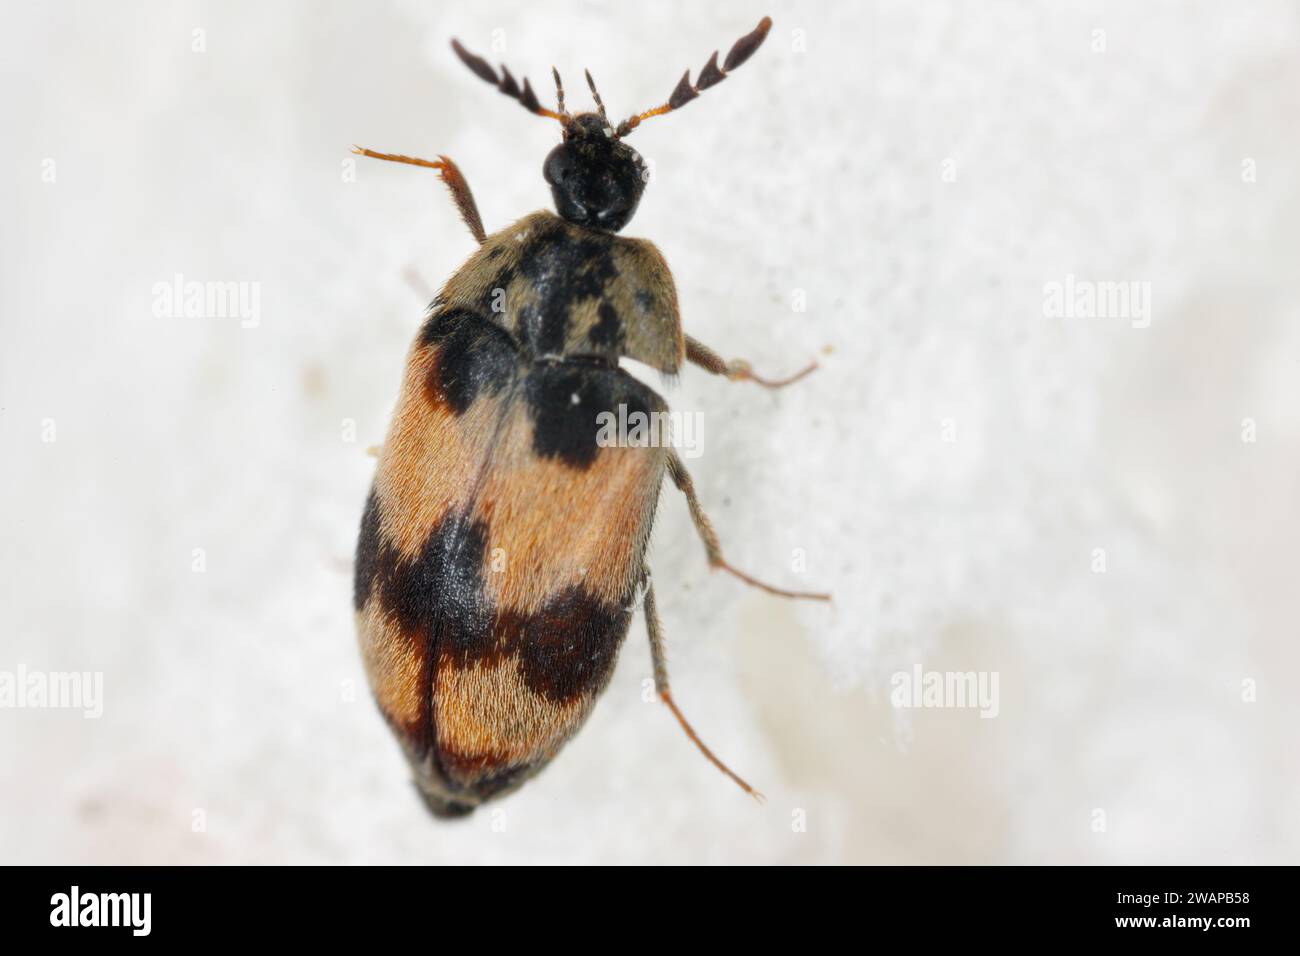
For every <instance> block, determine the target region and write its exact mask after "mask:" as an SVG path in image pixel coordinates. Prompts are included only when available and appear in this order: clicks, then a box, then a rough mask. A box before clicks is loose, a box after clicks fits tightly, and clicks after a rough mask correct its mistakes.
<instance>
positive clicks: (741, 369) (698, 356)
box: [686, 335, 817, 388]
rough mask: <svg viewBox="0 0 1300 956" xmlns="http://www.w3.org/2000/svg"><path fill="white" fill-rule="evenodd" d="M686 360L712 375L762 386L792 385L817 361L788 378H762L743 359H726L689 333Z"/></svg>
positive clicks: (809, 371) (815, 366) (810, 369)
mask: <svg viewBox="0 0 1300 956" xmlns="http://www.w3.org/2000/svg"><path fill="white" fill-rule="evenodd" d="M686 361H688V362H694V363H695V364H696V365H698V366H699V367H700V368H702V369H704V370H705V371H706V372H712V373H713V374H714V375H725V376H727V378H729V379H731V381H733V382H756V383H757V384H759V385H762V386H763V387H764V388H783V387H785V386H786V385H793V384H794V383H795V382H797V381H799V379H801V378H803V377H804V376H805V375H808V374H810V373H812V372H813V371H814V370H815V369H816V368H817V362H816V361H812V362H809V363H808V365H807V366H806V367H804V368H802V369H800V370H799V371H798V372H795V373H794V374H793V375H791V376H790V377H789V378H780V379H770V378H763V377H762V376H761V375H757V374H755V373H754V369H753V367H752V366H750V364H749V363H748V362H746V361H745V360H744V359H732V360H731V361H727V360H726V359H724V358H723V357H722V356H721V355H719V354H718V353H717V352H715V351H713V349H711V348H709V347H708V346H707V345H705V344H704V343H703V342H701V341H699V340H698V339H693V338H691V337H690V336H689V335H688V336H686Z"/></svg>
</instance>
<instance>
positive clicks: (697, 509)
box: [668, 452, 831, 601]
mask: <svg viewBox="0 0 1300 956" xmlns="http://www.w3.org/2000/svg"><path fill="white" fill-rule="evenodd" d="M668 474H669V475H671V476H672V479H673V484H675V485H676V486H677V488H678V489H679V490H680V491H681V493H682V494H684V495H685V496H686V504H687V506H688V507H689V508H690V509H691V520H692V521H693V522H694V523H695V530H696V531H698V532H699V534H700V538H701V539H702V540H703V541H704V550H705V551H706V552H707V553H708V556H709V567H711V568H721V569H722V570H723V571H726V572H727V573H728V574H730V575H732V576H733V577H736V578H739V579H740V580H741V581H744V582H745V583H746V584H748V585H750V586H751V587H756V588H758V589H759V590H761V591H766V592H767V593H768V594H775V595H777V596H778V597H788V598H805V599H807V600H809V601H829V600H830V599H831V596H830V595H829V594H825V593H822V592H817V591H790V590H787V589H786V588H779V587H776V586H775V585H773V584H767V583H765V582H763V581H760V580H758V579H757V578H755V577H751V576H750V575H748V574H746V573H745V572H744V571H741V570H740V569H739V568H737V567H736V566H734V565H733V564H731V563H730V562H729V561H727V559H726V558H724V557H723V556H722V543H721V542H720V541H719V540H718V533H717V532H716V531H714V530H713V522H711V521H710V520H709V516H708V515H706V514H705V513H704V508H703V506H702V505H701V504H700V499H699V496H698V495H696V493H695V483H694V482H693V481H691V475H690V472H688V471H687V470H686V466H685V465H684V464H682V460H681V458H680V457H679V456H678V455H677V453H676V452H673V453H672V454H670V455H669V456H668Z"/></svg>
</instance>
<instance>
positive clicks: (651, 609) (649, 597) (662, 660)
mask: <svg viewBox="0 0 1300 956" xmlns="http://www.w3.org/2000/svg"><path fill="white" fill-rule="evenodd" d="M645 580H646V590H645V598H644V600H643V602H642V606H643V607H644V608H645V626H646V631H647V632H648V633H649V635H650V660H651V662H652V664H653V665H654V675H655V693H657V694H658V695H659V699H660V700H662V701H663V702H664V703H665V704H666V705H667V706H668V709H669V710H670V711H672V714H673V716H674V717H675V718H677V723H679V724H680V725H681V728H682V730H684V731H685V732H686V736H687V737H689V738H690V739H691V740H692V742H694V744H695V746H696V747H698V748H700V753H702V754H704V756H705V757H707V758H708V760H709V762H710V763H711V764H713V765H714V766H715V767H717V768H718V769H719V770H721V771H722V772H723V773H724V774H726V775H727V776H728V777H730V778H731V779H732V781H734V782H735V784H736V785H737V786H738V787H740V789H741V790H744V791H745V792H746V793H747V794H749V795H750V796H751V797H753V798H754V799H755V800H757V801H758V802H759V803H762V802H763V800H764V797H763V795H762V794H761V793H759V792H758V791H757V790H755V789H754V788H753V787H751V786H750V785H749V784H748V783H746V782H745V780H744V778H742V777H741V776H740V775H738V774H737V773H736V772H735V771H734V770H732V769H731V768H730V767H728V766H727V765H726V764H725V763H723V762H722V761H721V760H719V759H718V757H717V755H716V754H714V752H713V751H712V750H710V749H709V748H708V747H707V746H706V745H705V743H704V741H703V740H701V739H700V735H699V734H697V733H696V732H695V728H694V727H692V726H691V725H690V722H689V721H687V719H686V717H685V715H684V714H683V713H682V712H681V710H679V709H678V707H677V704H676V702H675V701H674V700H673V695H672V691H671V689H670V688H669V686H668V657H667V654H666V653H665V651H664V635H663V625H662V624H661V623H660V621H659V611H658V609H657V608H656V607H655V589H654V584H653V583H652V582H651V581H650V572H649V571H647V572H646V573H645Z"/></svg>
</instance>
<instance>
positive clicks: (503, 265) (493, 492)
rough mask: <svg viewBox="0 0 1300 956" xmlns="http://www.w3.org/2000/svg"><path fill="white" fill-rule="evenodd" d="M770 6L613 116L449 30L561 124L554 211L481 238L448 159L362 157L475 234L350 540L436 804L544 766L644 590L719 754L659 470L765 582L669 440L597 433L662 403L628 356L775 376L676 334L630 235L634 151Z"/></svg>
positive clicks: (416, 757)
mask: <svg viewBox="0 0 1300 956" xmlns="http://www.w3.org/2000/svg"><path fill="white" fill-rule="evenodd" d="M771 25H772V21H771V19H770V18H767V17H764V18H763V20H762V21H761V22H760V23H759V24H758V26H757V27H756V28H755V29H754V30H753V31H751V32H750V33H748V34H746V35H745V36H743V37H741V38H740V39H739V40H738V41H736V43H735V44H734V45H733V46H732V48H731V50H730V52H729V53H728V54H727V57H726V59H725V60H724V61H723V63H722V65H721V66H719V64H718V54H717V53H716V52H715V53H714V54H713V55H712V56H711V57H710V58H709V60H708V62H707V63H706V64H705V66H704V68H703V69H702V70H701V71H700V74H699V76H698V77H697V79H696V81H695V83H694V84H692V83H691V82H690V71H689V70H687V72H686V74H685V75H684V76H683V77H682V79H681V81H680V82H679V83H678V84H677V86H676V88H675V89H674V90H673V93H672V95H671V96H670V97H669V99H668V101H667V102H666V103H664V104H663V105H662V106H658V107H656V108H654V109H650V110H647V111H645V112H642V113H638V114H634V115H632V116H631V117H630V118H628V119H626V120H623V121H622V122H620V123H618V124H617V125H613V124H611V123H610V121H609V119H608V117H607V114H606V111H605V106H604V103H603V102H602V101H601V98H600V94H599V92H598V91H597V89H596V84H595V81H594V80H592V78H591V74H590V72H587V74H586V77H587V83H588V86H589V87H590V89H591V93H592V97H593V99H594V101H595V105H596V110H595V111H594V112H585V113H578V114H576V115H575V114H571V113H570V112H568V110H567V109H566V108H565V104H564V86H563V83H562V82H561V80H560V75H559V72H558V71H557V70H555V69H554V68H552V74H553V76H554V79H555V86H556V109H554V110H552V109H549V108H546V107H544V106H542V105H541V103H540V102H539V100H538V98H537V95H536V94H535V93H534V92H533V89H532V86H531V85H530V84H529V82H528V80H527V79H524V81H523V84H522V86H521V85H520V84H519V83H517V82H516V80H515V78H514V77H513V76H512V75H511V73H510V71H509V70H508V69H507V68H506V67H505V66H504V65H503V66H502V67H501V73H500V75H498V74H497V72H496V71H495V70H494V69H493V67H492V66H491V65H490V64H488V63H487V61H486V60H484V59H482V58H481V57H478V56H476V55H474V54H473V53H470V52H469V51H468V50H466V49H465V48H464V47H463V46H462V45H461V44H460V43H459V41H456V40H453V41H452V48H453V50H454V51H455V53H456V55H457V57H459V59H460V60H461V61H462V62H463V63H464V64H465V65H466V66H467V67H469V69H470V70H472V71H473V72H474V73H475V74H476V75H477V76H479V77H480V78H481V79H483V80H485V81H487V82H489V83H492V84H493V85H495V86H496V87H497V88H498V89H499V90H500V91H501V92H502V93H504V94H506V95H507V96H510V97H512V98H513V99H515V100H517V101H518V102H519V103H520V104H522V105H523V107H524V108H525V109H527V110H528V111H529V112H531V113H534V114H537V115H539V116H543V117H547V118H550V119H553V120H557V121H558V122H559V123H560V126H561V133H562V139H561V142H560V143H559V145H557V146H556V147H555V148H554V149H553V150H552V151H551V152H550V154H549V155H548V156H547V157H546V160H545V162H544V164H543V167H542V175H543V177H544V178H545V180H546V182H547V183H548V184H549V185H550V188H551V193H552V196H553V198H554V200H555V209H556V211H555V212H554V213H552V212H549V211H541V212H535V213H533V214H531V215H528V216H525V217H524V218H523V219H520V220H519V221H518V222H516V223H514V224H513V225H511V226H508V227H506V228H505V229H502V230H501V231H499V232H496V233H493V234H491V235H489V234H488V233H487V232H486V231H485V229H484V227H483V222H482V219H481V218H480V216H479V212H478V208H477V206H476V204H475V202H474V197H473V194H472V193H471V191H470V188H469V185H468V183H467V182H466V180H465V177H464V176H463V175H462V174H461V171H460V169H459V168H458V167H457V166H456V164H455V163H454V162H452V160H450V159H448V158H447V157H446V156H442V157H440V158H439V159H437V160H425V159H418V158H415V157H410V156H401V155H394V154H389V153H379V152H376V151H374V150H370V149H364V148H362V147H359V146H358V147H354V148H353V152H355V153H358V154H360V155H364V156H369V157H373V158H376V159H382V160H389V161H393V162H398V163H406V164H410V165H415V166H422V167H426V168H430V169H434V170H436V171H437V172H438V174H439V177H440V178H441V179H442V181H443V182H444V183H445V184H446V185H447V186H448V187H449V188H450V191H451V195H452V199H453V201H454V202H455V204H456V207H457V209H458V210H459V212H460V216H461V218H462V219H463V220H464V222H465V224H466V225H467V226H468V227H469V230H470V232H471V233H473V235H474V238H475V239H476V240H477V241H478V248H477V250H475V252H474V253H473V254H472V255H471V256H470V257H469V259H468V261H467V262H466V263H465V264H464V265H463V266H462V267H461V269H460V270H459V271H458V272H456V273H455V274H454V275H453V276H452V277H451V278H450V279H449V280H448V282H447V283H446V285H445V286H444V287H443V289H442V291H441V292H440V293H439V294H438V295H437V297H436V298H435V299H434V301H433V302H432V304H431V305H430V307H429V309H428V311H427V312H426V315H425V319H424V322H423V325H422V327H421V328H420V331H419V334H418V335H417V337H416V340H415V342H414V344H413V345H412V347H411V351H410V353H409V357H408V361H407V366H406V373H405V378H404V381H403V383H402V387H401V392H400V395H399V398H398V402H397V407H396V411H395V413H394V417H393V420H392V424H391V426H390V428H389V431H388V434H387V437H386V439H385V441H384V444H383V446H382V450H381V451H380V453H379V464H378V469H377V471H376V475H375V480H374V484H373V486H372V488H371V491H370V494H369V497H368V499H367V502H366V506H365V511H364V515H363V517H362V521H361V532H360V537H359V540H358V543H357V554H356V565H355V578H354V587H353V604H354V608H355V611H356V621H357V630H358V637H359V642H360V646H361V653H362V658H363V662H364V665H365V670H366V674H367V678H368V680H369V683H370V686H371V689H372V691H373V693H374V696H375V699H376V701H377V703H378V705H379V709H380V711H381V712H382V714H383V716H384V718H385V719H386V721H387V722H388V724H389V726H390V727H391V729H392V730H393V732H394V733H395V734H396V736H397V738H398V739H399V741H400V742H401V744H402V747H403V749H404V751H405V754H406V757H407V759H408V761H409V763H410V766H411V768H412V771H413V774H414V778H415V784H416V787H417V789H418V791H419V793H420V795H421V797H422V798H423V800H424V802H425V804H426V805H427V807H428V808H429V810H430V811H432V813H433V814H434V815H435V816H437V817H444V818H445V817H457V816H464V815H465V814H468V813H470V812H471V811H472V810H473V809H474V808H475V807H476V806H478V805H479V804H481V803H483V802H484V801H486V800H489V799H493V798H496V797H500V796H502V795H503V794H506V793H509V792H511V791H513V790H514V789H516V788H517V787H519V786H520V785H522V784H523V783H524V781H526V780H527V779H528V778H530V777H531V776H533V775H534V774H536V773H537V772H539V771H540V770H541V769H542V768H543V767H544V766H545V765H546V764H547V763H548V762H549V761H550V760H551V759H552V758H553V757H554V756H555V754H556V753H557V752H558V751H559V749H560V748H561V747H562V746H563V744H564V743H565V742H566V741H567V740H568V739H569V738H570V737H571V736H572V735H573V734H574V733H575V732H576V731H577V730H578V729H579V728H580V727H581V726H582V724H583V723H584V721H585V720H586V719H587V716H588V715H589V713H590V711H591V708H592V706H593V704H594V702H595V700H596V698H597V697H598V696H599V694H600V693H601V692H602V691H603V690H604V688H605V686H606V684H607V683H608V681H609V679H610V676H611V673H612V671H613V667H614V661H615V657H616V655H617V652H618V650H619V648H620V646H621V644H622V642H623V639H624V637H625V636H626V634H627V631H628V628H629V624H630V621H631V617H632V614H633V611H634V609H635V607H636V605H637V604H638V603H640V604H641V605H643V608H644V613H645V619H646V625H647V631H648V633H649V638H650V649H651V657H652V662H653V668H654V683H655V689H656V691H657V693H658V696H659V698H660V699H661V700H662V701H663V703H664V704H666V705H667V706H668V708H669V709H670V710H671V712H672V714H673V716H674V717H675V718H676V719H677V721H678V722H679V723H680V725H681V727H682V729H683V730H684V731H685V732H686V734H687V735H688V736H689V737H690V739H691V740H692V741H694V743H695V744H696V745H697V746H698V747H699V749H700V750H701V751H702V752H703V753H704V755H705V756H706V757H707V758H708V759H709V760H710V761H712V762H713V763H714V764H715V765H716V766H717V767H718V768H719V769H720V770H722V772H723V773H725V774H727V776H729V777H730V778H731V779H732V780H734V781H735V782H736V783H737V784H738V785H739V786H740V787H741V788H742V789H744V790H745V791H746V792H747V793H750V794H753V795H755V796H759V795H758V794H757V791H755V790H754V789H753V788H752V787H751V786H750V785H749V784H748V783H746V782H745V781H744V780H743V779H741V778H740V777H739V776H737V775H736V774H735V773H733V772H732V771H731V770H730V769H729V768H728V767H727V766H726V765H725V764H724V763H723V762H722V761H721V760H719V759H718V758H717V757H716V756H715V755H714V754H713V753H712V751H710V750H709V749H708V747H706V746H705V745H704V743H703V741H701V740H700V738H699V736H698V735H697V734H696V733H695V731H694V730H693V729H692V728H691V725H690V724H689V723H688V722H687V720H686V718H685V717H684V716H683V714H682V712H681V710H680V709H678V707H677V704H676V703H675V702H674V700H673V697H672V693H671V690H670V688H669V684H668V672H667V668H666V665H665V657H664V640H663V633H662V625H661V623H660V619H659V616H658V613H657V610H656V607H655V594H654V587H653V584H652V582H651V579H650V572H649V570H648V568H647V567H646V564H645V553H646V545H647V541H648V537H649V534H650V528H651V525H652V523H653V520H654V515H655V509H656V505H657V503H658V498H659V490H660V486H661V485H662V484H663V479H664V477H665V475H666V476H667V477H668V478H670V479H671V480H672V482H673V484H674V485H676V487H677V488H678V489H680V490H681V492H682V493H683V494H684V495H685V496H686V500H687V503H688V506H689V509H690V514H691V518H692V520H693V523H694V525H695V527H696V529H697V531H698V533H699V535H700V537H701V538H702V539H703V542H704V546H705V550H706V553H707V556H708V563H709V565H710V567H711V568H721V569H723V570H725V571H727V572H729V573H731V574H733V575H735V576H736V577H738V578H740V579H741V580H742V581H745V582H746V583H748V584H751V585H754V586H756V587H759V588H762V589H764V590H766V591H769V592H771V593H773V594H778V595H783V596H788V597H800V598H811V599H817V600H826V599H828V597H829V596H828V595H824V594H814V593H807V592H800V591H789V590H786V589H783V588H778V587H773V586H771V585H768V584H764V583H763V582H761V581H758V580H756V579H755V578H752V577H750V576H749V575H748V574H745V573H744V572H742V571H740V570H738V569H737V568H735V567H734V566H733V565H731V564H730V563H728V561H727V560H726V559H725V558H724V557H723V554H722V548H721V545H720V544H719V541H718V536H717V534H716V533H715V532H714V529H713V527H712V525H711V523H710V522H709V519H708V517H707V516H706V515H705V513H704V510H703V508H702V506H701V505H700V501H699V499H698V497H697V495H696V493H695V489H694V486H693V484H692V482H691V478H690V475H689V474H688V473H687V471H686V468H685V466H684V465H683V463H682V461H681V459H680V457H679V456H678V455H677V453H676V452H675V451H673V450H671V449H669V448H665V447H663V446H662V445H649V444H645V443H634V442H626V443H623V444H622V445H620V444H619V443H607V442H600V441H598V440H597V439H598V435H597V426H596V421H597V417H598V415H599V413H601V412H615V411H616V410H618V409H620V408H623V409H624V411H625V412H629V411H640V412H642V413H645V414H649V413H653V412H660V413H662V412H665V411H666V409H667V405H666V404H665V402H664V400H663V399H662V398H661V397H660V396H659V395H658V393H656V392H655V391H654V390H652V389H651V388H649V387H648V386H646V385H644V384H642V383H641V382H640V381H638V380H637V379H636V378H634V377H632V376H631V375H629V374H628V373H627V372H626V371H624V370H623V369H622V368H620V365H619V360H620V359H621V358H629V359H635V360H637V361H640V362H643V363H645V364H646V365H649V366H651V367H652V368H655V369H658V370H659V371H660V372H661V373H664V374H665V375H668V376H671V375H674V374H675V373H677V372H678V371H679V369H681V367H682V365H683V363H684V362H691V363H694V364H696V365H698V366H700V367H702V368H704V369H705V370H706V371H708V372H711V373H714V374H718V375H725V376H726V377H728V378H729V379H732V380H750V381H754V382H757V383H759V384H761V385H765V386H768V387H773V388H776V387H781V386H783V385H787V384H790V383H791V382H793V381H796V380H798V379H799V378H802V377H803V376H804V375H806V374H807V373H808V372H810V371H812V369H813V368H815V363H813V364H811V365H809V366H808V367H807V368H805V369H803V370H802V371H800V372H799V373H798V374H796V375H794V376H791V377H790V378H788V379H785V380H781V381H771V380H768V379H764V378H762V377H760V376H758V375H756V374H755V373H754V371H753V369H752V368H751V367H750V365H749V364H748V363H747V362H744V361H727V360H725V359H723V358H722V357H721V356H720V355H719V354H718V353H716V352H714V351H713V350H712V349H710V348H708V347H707V346H705V345H703V344H702V343H700V342H698V341H696V340H695V339H693V338H691V337H690V336H687V335H685V334H684V332H683V330H682V323H681V317H680V314H679V312H678V304H677V293H676V289H675V287H674V284H673V278H672V274H671V273H670V272H669V269H668V266H667V263H666V262H665V261H664V258H663V256H662V255H661V254H660V253H659V251H658V250H657V249H656V248H655V246H654V245H653V244H651V243H650V242H648V241H646V240H643V239H631V238H626V237H623V236H619V235H618V234H617V233H618V232H619V230H621V229H622V228H623V227H624V226H626V225H627V223H628V221H629V220H630V219H631V218H632V215H633V213H634V212H635V211H636V208H637V205H638V203H639V202H640V200H641V195H642V193H643V191H644V189H645V185H646V181H647V177H646V175H645V170H646V167H645V163H644V161H643V160H642V159H641V157H640V155H638V153H637V152H636V151H635V150H634V149H633V148H632V147H630V146H629V145H628V144H627V143H626V141H625V140H626V138H627V136H628V134H629V133H631V132H632V131H633V130H635V129H637V128H638V127H639V126H640V125H641V123H643V122H644V121H645V120H647V119H650V118H651V117H655V116H660V115H663V114H665V113H669V112H672V111H674V110H677V109H680V108H681V107H682V106H684V105H685V104H686V103H688V102H690V101H691V100H692V99H694V98H695V97H697V96H698V95H699V91H700V90H703V89H707V88H709V87H711V86H714V85H715V84H717V83H720V82H721V81H722V80H723V79H725V78H726V76H727V75H728V74H729V73H730V72H731V71H732V70H734V69H736V68H737V67H739V66H740V65H741V64H742V63H744V62H745V61H746V60H748V59H749V58H750V56H752V55H753V53H754V52H755V51H756V50H757V49H758V48H759V46H760V45H761V44H762V43H763V40H764V39H765V38H766V37H767V34H768V31H769V30H770V29H771Z"/></svg>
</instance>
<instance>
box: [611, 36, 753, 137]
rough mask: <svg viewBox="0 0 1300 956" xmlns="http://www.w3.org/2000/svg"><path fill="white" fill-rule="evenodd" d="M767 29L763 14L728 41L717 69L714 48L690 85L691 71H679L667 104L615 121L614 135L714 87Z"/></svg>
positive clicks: (716, 53)
mask: <svg viewBox="0 0 1300 956" xmlns="http://www.w3.org/2000/svg"><path fill="white" fill-rule="evenodd" d="M771 29H772V18H771V17H764V18H763V19H762V20H759V21H758V26H756V27H754V29H753V30H751V31H750V32H749V33H746V34H745V35H744V36H743V37H741V38H740V39H739V40H737V41H736V42H735V43H733V44H732V46H731V50H730V52H728V53H727V58H726V59H725V60H723V61H722V66H721V68H719V67H718V51H717V50H714V51H713V56H711V57H709V62H707V63H705V64H704V69H702V70H700V75H699V76H698V77H696V79H695V85H694V86H692V85H691V71H690V70H687V71H686V72H685V73H683V74H682V78H681V79H680V80H678V81H677V86H676V87H675V88H674V89H673V92H672V95H671V96H669V97H668V102H667V103H665V104H663V105H662V106H656V107H655V108H654V109H651V110H646V111H645V112H644V113H636V114H634V115H632V116H629V117H628V118H627V119H625V120H623V122H621V123H619V124H618V129H617V130H616V131H615V134H614V135H616V136H626V135H627V134H628V133H630V132H632V130H634V129H636V128H637V127H638V126H640V125H641V121H642V120H647V119H650V117H652V116H663V115H664V114H665V113H671V112H672V111H673V110H676V109H681V108H682V107H683V106H685V105H686V104H687V103H689V102H690V101H691V100H693V99H695V98H696V97H697V96H699V95H700V90H707V89H708V88H709V87H710V86H717V85H718V84H719V83H721V82H722V81H723V80H725V79H726V78H727V77H728V76H729V75H730V74H731V71H732V70H734V69H736V68H737V67H738V66H740V65H741V64H742V63H744V62H745V61H746V60H748V59H749V58H750V57H751V56H753V55H754V51H755V50H757V49H758V48H759V47H760V46H762V45H763V41H764V40H766V39H767V32H768V31H769V30H771Z"/></svg>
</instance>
